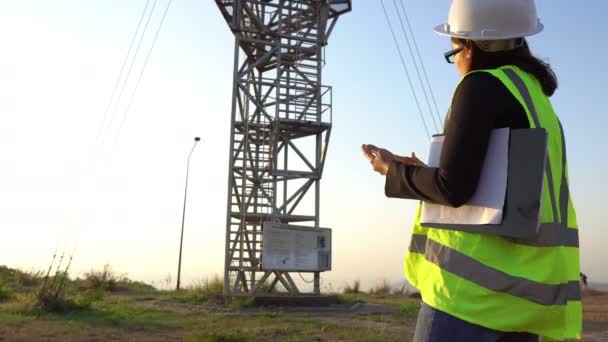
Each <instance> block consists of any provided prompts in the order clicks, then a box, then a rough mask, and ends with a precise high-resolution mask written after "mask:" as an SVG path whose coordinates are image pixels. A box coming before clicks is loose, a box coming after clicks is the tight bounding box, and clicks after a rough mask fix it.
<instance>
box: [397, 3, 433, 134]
mask: <svg viewBox="0 0 608 342" xmlns="http://www.w3.org/2000/svg"><path fill="white" fill-rule="evenodd" d="M400 2H401V8H402V9H403V15H404V17H405V22H406V23H407V27H408V28H409V30H410V33H411V36H412V41H413V42H414V48H415V49H416V54H417V55H418V59H419V60H420V66H421V67H422V73H423V74H424V78H425V79H426V84H427V85H428V87H429V93H430V94H431V99H432V100H433V104H434V105H435V114H436V116H437V119H438V120H439V123H440V124H441V127H443V120H441V114H440V113H439V107H437V101H435V94H434V92H433V87H431V82H430V81H429V77H428V74H427V72H426V68H425V67H424V62H423V59H422V56H421V55H420V49H419V48H418V43H417V42H416V36H415V35H414V30H413V29H412V25H411V24H410V19H409V17H408V15H407V10H406V9H405V5H404V4H403V0H400Z"/></svg>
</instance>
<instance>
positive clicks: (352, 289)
mask: <svg viewBox="0 0 608 342" xmlns="http://www.w3.org/2000/svg"><path fill="white" fill-rule="evenodd" d="M360 288H361V282H360V281H359V279H357V280H355V281H353V285H352V286H351V285H346V287H344V290H342V293H344V294H357V293H361V290H360Z"/></svg>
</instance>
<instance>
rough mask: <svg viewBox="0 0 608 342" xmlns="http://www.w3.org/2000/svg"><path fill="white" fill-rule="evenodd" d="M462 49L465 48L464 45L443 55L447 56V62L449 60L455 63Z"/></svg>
mask: <svg viewBox="0 0 608 342" xmlns="http://www.w3.org/2000/svg"><path fill="white" fill-rule="evenodd" d="M462 50H464V46H460V47H457V48H455V49H454V50H450V51H448V52H446V53H444V54H443V56H444V57H445V60H446V62H448V63H450V64H454V58H455V57H456V55H457V54H458V53H459V52H460V51H462Z"/></svg>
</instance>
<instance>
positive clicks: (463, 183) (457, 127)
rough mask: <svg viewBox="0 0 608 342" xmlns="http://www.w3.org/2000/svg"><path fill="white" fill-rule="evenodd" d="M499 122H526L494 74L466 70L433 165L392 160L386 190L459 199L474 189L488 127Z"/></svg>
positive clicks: (445, 201)
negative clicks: (469, 72) (421, 165)
mask: <svg viewBox="0 0 608 342" xmlns="http://www.w3.org/2000/svg"><path fill="white" fill-rule="evenodd" d="M503 127H509V128H529V127H530V125H529V123H528V118H527V115H526V112H525V110H524V108H523V107H522V105H521V104H520V103H519V102H518V101H517V99H516V98H515V97H514V96H513V95H512V94H511V93H510V92H509V90H508V89H507V88H506V87H505V86H504V85H503V83H502V82H501V81H500V80H498V79H497V78H495V77H494V76H492V75H490V74H488V73H484V72H480V73H472V74H469V75H468V76H466V77H465V78H464V80H463V81H462V82H461V83H460V85H459V86H458V88H457V89H456V93H455V94H454V99H453V101H452V106H451V113H450V115H449V118H448V120H447V123H446V128H445V140H444V142H443V147H442V150H441V159H440V164H439V167H438V168H433V167H418V166H411V165H405V164H402V163H399V162H392V163H391V166H390V168H389V171H388V173H387V175H386V184H385V194H386V196H387V197H397V198H406V199H418V200H423V201H427V202H432V203H437V204H442V205H448V206H452V207H459V206H461V205H463V204H465V203H466V202H467V201H468V200H469V199H470V198H471V197H472V196H473V194H474V193H475V190H476V189H477V183H478V182H479V177H480V174H481V168H482V165H483V161H484V158H485V155H486V151H487V148H488V142H489V139H490V133H491V131H492V130H493V129H495V128H503Z"/></svg>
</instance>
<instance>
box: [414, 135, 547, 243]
mask: <svg viewBox="0 0 608 342" xmlns="http://www.w3.org/2000/svg"><path fill="white" fill-rule="evenodd" d="M546 161H547V132H546V131H545V130H544V129H542V128H530V129H516V130H511V131H510V138H509V162H508V172H507V192H506V198H505V206H504V208H503V218H502V222H501V223H500V224H481V225H479V224H477V225H475V224H445V223H444V224H442V223H440V222H439V223H422V226H424V227H431V228H438V229H451V230H459V231H465V232H473V233H485V234H492V235H500V236H505V237H511V238H519V239H529V238H533V237H534V236H535V235H536V233H537V232H538V228H539V226H540V210H541V201H542V198H541V196H542V191H543V182H544V175H545V166H546Z"/></svg>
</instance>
